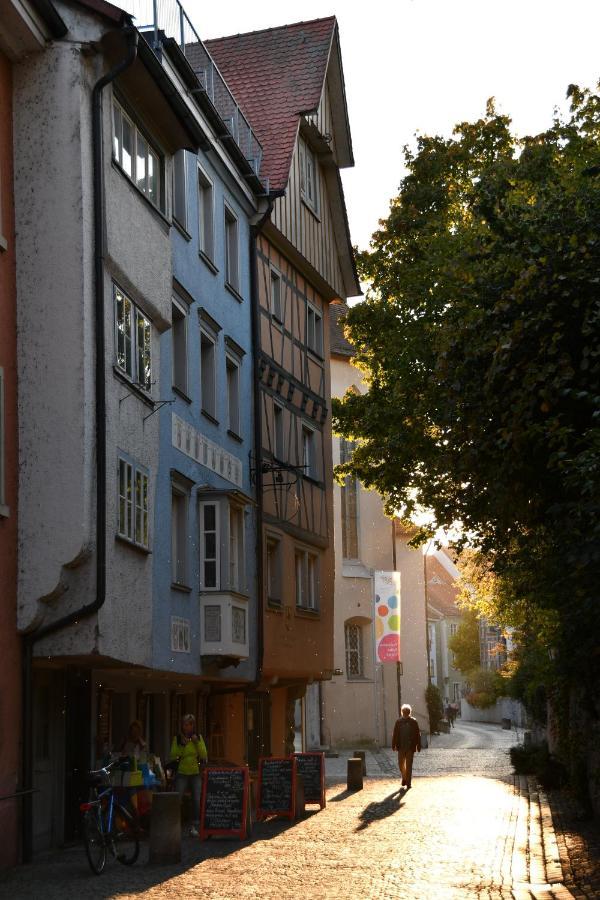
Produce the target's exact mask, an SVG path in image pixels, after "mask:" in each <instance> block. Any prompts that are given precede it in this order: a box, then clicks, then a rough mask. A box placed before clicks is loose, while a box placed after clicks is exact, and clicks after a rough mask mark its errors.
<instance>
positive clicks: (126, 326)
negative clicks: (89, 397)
mask: <svg viewBox="0 0 600 900" xmlns="http://www.w3.org/2000/svg"><path fill="white" fill-rule="evenodd" d="M119 298H122V302H123V313H124V314H123V317H122V318H123V328H122V329H121V328H120V321H121V317H120V316H119V302H120V300H119ZM113 305H114V316H115V320H114V321H115V365H116V367H117V369H118V370H119V371H120V372H122V373H123V374H124V375H126V376H127V378H128V379H129V380H130V381H131V382H132V383H133V384H134V385H135V386H136V387H138V388H140V390H142V391H145V392H146V393H147V394H150V393H151V391H152V322H151V321H150V319H149V318H148V317H147V316H146V315H145V314H144V313H143V312H142V310H141V309H140V308H139V306H136V304H135V303H134V302H133V300H132V299H131V297H130V296H129V295H128V294H126V293H125V291H124V290H122V289H121V288H120V287H119V286H118V284H116V283H115V282H114V281H113ZM127 319H128V320H129V321H128V322H127ZM140 324H141V326H142V329H143V332H144V341H145V340H146V336H147V339H148V346H147V347H146V346H143V347H142V350H141V353H142V357H140V347H139V328H140ZM120 338H122V340H123V360H122V359H121V349H120V346H119V341H120ZM127 341H129V356H130V361H129V363H128V361H127ZM146 356H147V359H148V366H147V368H148V371H147V372H143V371H142V372H141V373H140V369H142V370H143V368H144V367H145V366H144V365H143V364H142V365H140V363H141V362H142V361H143V359H145V358H146Z"/></svg>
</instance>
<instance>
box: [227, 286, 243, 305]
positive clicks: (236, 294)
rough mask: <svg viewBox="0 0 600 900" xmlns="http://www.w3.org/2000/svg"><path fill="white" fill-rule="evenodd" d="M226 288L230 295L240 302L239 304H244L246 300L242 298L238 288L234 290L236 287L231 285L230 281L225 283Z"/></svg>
mask: <svg viewBox="0 0 600 900" xmlns="http://www.w3.org/2000/svg"><path fill="white" fill-rule="evenodd" d="M225 288H226V289H227V290H228V291H229V293H230V294H232V295H233V296H234V297H235V299H236V300H237V301H238V303H243V302H244V298H243V297H242V295H241V294H240V292H239V291H238V290H237V288H234V286H233V285H232V284H229V282H228V281H226V282H225Z"/></svg>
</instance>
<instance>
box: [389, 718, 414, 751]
mask: <svg viewBox="0 0 600 900" xmlns="http://www.w3.org/2000/svg"><path fill="white" fill-rule="evenodd" d="M401 721H405V722H408V723H409V727H410V737H411V742H410V747H409V749H410V750H411V751H412V753H415V752H416V751H417V750H420V749H421V730H420V728H419V723H418V722H417V720H416V719H415V718H413V716H403V717H402V719H397V720H396V724H395V725H394V735H393V737H392V750H399V749H400V729H401V728H406V727H407V726H406V725H401V724H400V722H401Z"/></svg>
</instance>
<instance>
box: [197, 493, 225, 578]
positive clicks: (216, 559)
mask: <svg viewBox="0 0 600 900" xmlns="http://www.w3.org/2000/svg"><path fill="white" fill-rule="evenodd" d="M209 506H213V507H214V509H215V531H214V534H215V555H214V556H208V557H207V556H206V534H207V533H208V534H212V533H213V532H212V530H210V529H209V531H208V532H207V531H206V529H205V526H204V510H205V509H206V508H207V507H209ZM198 509H199V537H200V541H199V543H200V590H201V591H220V590H221V503H220V501H219V500H200V501H199V503H198ZM207 562H210V563H212V562H214V564H215V584H207V583H206V578H205V565H206V563H207Z"/></svg>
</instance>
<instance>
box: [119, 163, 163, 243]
mask: <svg viewBox="0 0 600 900" xmlns="http://www.w3.org/2000/svg"><path fill="white" fill-rule="evenodd" d="M112 164H113V167H114V168H115V169H116V170H117V172H119V174H120V175H121V176H122V177H123V178H124V179H125V181H126V182H127V183H128V184H129V185H130V187H131V188H132V189H133V190H134V191H135V192H136V194H137V195H138V197H141V198H142V200H143V201H144V203H145V204H146V206H147V207H148V209H149V210H150V211H151V212H153V213H154V215H155V216H157V217H158V219H159V220H160V222H161V223H162V224H163V225H166V226H167V233H168V232H169V231H170V230H171V222H170V221H169V219H167V217H166V215H165V214H164V212H163V211H162V209H159V207H158V206H156V204H154V203H153V202H152V200H149V199H148V197H146V195H145V193H144V192H143V191H141V190H140V189H139V187H138V186H137V184H136V183H135V181H133V179H132V178H130V177H129V175H128V174H127V172H126V171H125V169H122V168H121V166H120V165H119V163H118V162H117V161H116V159H115V158H114V156H113V157H112Z"/></svg>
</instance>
